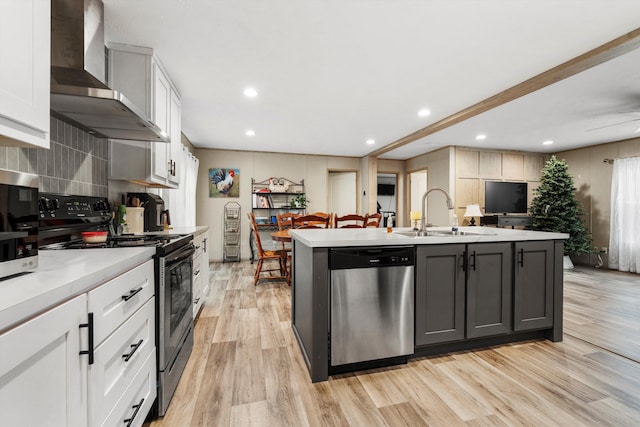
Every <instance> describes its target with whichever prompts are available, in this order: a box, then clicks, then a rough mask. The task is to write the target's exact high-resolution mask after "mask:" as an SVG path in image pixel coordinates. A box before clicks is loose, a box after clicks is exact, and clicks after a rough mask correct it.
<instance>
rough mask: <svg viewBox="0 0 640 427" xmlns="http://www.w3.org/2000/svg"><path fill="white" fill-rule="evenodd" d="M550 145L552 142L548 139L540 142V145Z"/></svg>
mask: <svg viewBox="0 0 640 427" xmlns="http://www.w3.org/2000/svg"><path fill="white" fill-rule="evenodd" d="M551 144H553V141H552V140H550V139H548V140H546V141H543V142H542V145H551Z"/></svg>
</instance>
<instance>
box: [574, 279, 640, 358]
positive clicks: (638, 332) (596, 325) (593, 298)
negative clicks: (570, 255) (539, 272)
mask: <svg viewBox="0 0 640 427" xmlns="http://www.w3.org/2000/svg"><path fill="white" fill-rule="evenodd" d="M564 283H565V289H564V304H565V310H564V331H565V333H566V334H571V335H572V336H574V337H576V338H580V339H582V340H585V341H587V342H590V343H593V344H595V345H597V346H600V347H602V348H604V349H606V350H609V351H611V352H614V353H617V354H619V355H622V356H624V357H628V358H629V359H632V360H635V361H636V362H640V275H639V274H630V273H622V272H619V271H611V270H596V269H593V268H591V269H586V268H576V269H575V270H574V271H571V272H565V275H564Z"/></svg>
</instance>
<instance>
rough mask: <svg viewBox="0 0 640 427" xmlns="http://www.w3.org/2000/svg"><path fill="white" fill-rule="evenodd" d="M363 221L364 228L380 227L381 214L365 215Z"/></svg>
mask: <svg viewBox="0 0 640 427" xmlns="http://www.w3.org/2000/svg"><path fill="white" fill-rule="evenodd" d="M365 218H366V220H365V223H364V225H365V227H380V221H381V220H382V214H379V213H374V214H367V215H366V217H365Z"/></svg>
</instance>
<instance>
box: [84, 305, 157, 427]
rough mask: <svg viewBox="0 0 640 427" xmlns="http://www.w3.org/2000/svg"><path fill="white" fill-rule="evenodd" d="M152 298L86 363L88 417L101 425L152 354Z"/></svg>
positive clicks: (153, 306)
mask: <svg viewBox="0 0 640 427" xmlns="http://www.w3.org/2000/svg"><path fill="white" fill-rule="evenodd" d="M154 350H155V298H151V299H150V300H148V301H147V303H146V304H145V305H143V306H142V308H140V310H138V311H137V312H136V313H135V314H134V315H133V316H131V317H130V318H129V320H127V321H126V322H125V323H124V324H123V325H122V326H121V327H119V328H118V329H117V330H116V331H115V332H114V333H113V334H111V335H110V336H109V338H107V339H106V340H104V342H103V343H102V344H101V345H100V346H99V347H98V348H97V349H96V351H95V362H94V364H93V365H90V366H89V419H90V420H91V421H92V425H94V426H96V425H100V424H101V423H102V421H103V420H104V419H105V418H106V416H107V415H108V414H109V412H110V411H111V409H112V408H113V407H114V406H115V404H116V403H117V402H118V399H120V396H122V393H123V392H124V391H125V390H126V389H127V387H128V386H129V384H131V382H132V380H133V378H134V377H135V376H136V374H137V373H138V371H139V370H140V369H141V367H142V365H143V364H144V361H145V360H146V359H147V357H148V356H149V355H153V357H154V358H155V351H154Z"/></svg>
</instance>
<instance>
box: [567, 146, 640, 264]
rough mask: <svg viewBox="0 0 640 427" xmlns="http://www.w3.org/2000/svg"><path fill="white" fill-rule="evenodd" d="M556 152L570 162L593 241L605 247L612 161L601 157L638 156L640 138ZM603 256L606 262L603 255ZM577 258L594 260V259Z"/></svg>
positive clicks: (592, 261) (609, 212)
mask: <svg viewBox="0 0 640 427" xmlns="http://www.w3.org/2000/svg"><path fill="white" fill-rule="evenodd" d="M556 155H557V157H558V158H559V159H564V160H566V162H567V165H568V166H569V173H570V174H571V175H572V176H573V181H574V184H575V186H576V194H577V198H578V200H580V202H582V204H583V205H584V208H585V210H586V211H587V213H586V215H585V218H584V222H585V224H586V226H587V229H588V230H589V231H590V232H591V233H592V236H593V243H594V244H595V245H596V247H598V248H603V247H607V248H608V247H609V226H610V217H611V211H610V202H611V176H612V172H613V165H611V164H609V163H605V162H604V159H616V158H621V157H635V156H640V138H635V139H629V140H626V141H619V142H612V143H609V144H602V145H596V146H592V147H586V148H581V149H577V150H571V151H562V152H559V153H557V154H556ZM592 257H593V256H592ZM602 258H603V261H604V263H605V266H606V265H607V257H606V255H605V256H603V257H602ZM580 261H584V262H589V263H590V264H593V263H595V260H593V259H591V260H580Z"/></svg>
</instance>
